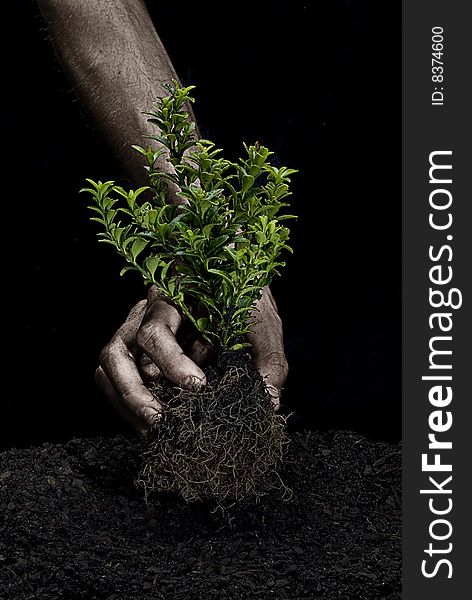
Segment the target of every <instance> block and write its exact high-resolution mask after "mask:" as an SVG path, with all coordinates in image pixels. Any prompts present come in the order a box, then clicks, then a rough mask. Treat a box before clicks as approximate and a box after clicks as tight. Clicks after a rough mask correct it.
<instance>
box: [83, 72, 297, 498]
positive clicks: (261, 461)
mask: <svg viewBox="0 0 472 600" xmlns="http://www.w3.org/2000/svg"><path fill="white" fill-rule="evenodd" d="M192 89H193V86H191V87H186V88H182V87H180V86H179V85H178V84H177V83H175V82H174V85H169V86H167V90H168V92H169V96H167V97H164V98H159V99H158V100H157V102H156V104H155V106H154V108H153V110H152V111H150V112H149V113H147V114H148V115H149V121H150V123H152V124H153V125H156V126H157V127H158V129H159V134H158V135H155V136H150V137H151V139H153V140H155V141H156V142H158V143H159V145H160V146H161V149H159V150H153V149H152V148H143V147H141V146H134V148H135V150H136V151H137V152H140V153H141V154H142V155H143V157H144V160H145V168H146V169H147V171H148V174H149V186H146V187H141V188H139V189H137V190H129V191H127V190H125V189H123V188H122V187H121V186H118V185H115V183H114V182H113V181H107V182H105V183H102V182H100V181H99V182H95V181H92V180H90V179H88V180H87V181H88V182H89V184H90V187H88V188H85V189H84V190H82V191H85V192H88V193H89V194H91V196H92V199H93V204H92V205H91V206H90V208H91V210H92V211H93V212H94V216H93V217H92V218H93V220H95V221H97V222H98V223H99V224H100V225H101V227H102V231H101V232H100V233H99V238H100V241H102V242H106V243H109V244H112V245H113V246H114V247H115V248H116V250H117V251H118V253H119V254H120V255H121V256H123V258H124V259H125V260H126V263H127V265H126V266H125V267H124V269H123V270H122V273H124V272H126V271H129V270H135V271H138V272H139V273H141V275H142V277H143V278H144V281H145V282H146V283H151V284H154V285H155V286H156V287H157V288H158V289H159V290H160V292H161V293H162V294H163V295H164V296H165V297H166V298H168V299H169V300H170V301H171V302H172V303H173V304H174V305H175V306H177V307H178V308H179V309H180V310H181V312H182V314H183V315H184V316H185V317H187V319H188V320H189V321H190V322H191V323H193V325H194V326H195V329H196V330H197V331H198V332H200V334H201V335H202V336H203V338H204V339H205V340H206V341H207V342H209V343H210V344H211V345H212V346H213V347H214V348H215V350H217V353H216V354H217V356H219V359H220V362H219V363H218V364H217V365H216V367H215V366H213V367H210V368H209V369H207V373H206V375H207V385H205V386H203V387H202V388H199V389H198V390H183V389H180V388H176V387H175V386H170V385H166V383H168V382H166V381H165V380H164V381H162V380H161V381H158V382H155V383H154V384H150V389H151V391H152V392H153V393H154V394H155V395H156V397H157V398H158V399H159V402H160V404H161V406H162V407H163V412H162V415H161V418H160V419H159V421H158V423H157V425H156V426H155V427H152V428H150V429H149V430H148V432H147V436H146V437H147V441H148V442H149V443H148V446H147V449H146V450H145V451H144V452H143V457H144V464H143V466H142V469H141V472H140V475H139V477H138V480H137V483H138V484H139V485H141V486H143V487H144V489H145V493H146V495H147V494H148V493H149V492H151V491H170V492H176V493H178V494H180V495H181V496H182V497H183V498H184V499H185V500H187V501H190V500H203V499H211V500H213V501H216V503H217V505H219V506H222V505H223V503H227V502H228V501H229V500H231V501H237V500H241V499H242V498H244V497H246V496H255V497H258V496H261V495H263V494H264V493H266V492H267V491H268V490H270V489H275V488H282V489H283V490H284V491H287V488H286V487H285V486H284V485H283V482H282V481H281V478H280V476H279V475H278V471H277V468H278V466H279V465H280V463H281V461H282V457H283V452H284V448H285V446H286V444H287V442H288V438H287V435H286V433H285V429H284V426H285V419H284V417H282V416H281V415H278V414H276V413H275V412H274V410H273V406H272V403H271V400H270V396H269V394H268V391H267V387H266V386H265V383H264V381H263V380H262V377H261V376H260V375H259V373H257V372H256V371H255V370H254V368H253V367H252V365H251V363H250V361H249V360H248V357H247V356H242V355H238V356H237V357H236V356H233V355H234V354H238V353H236V352H233V353H229V354H230V357H231V360H229V362H228V360H226V359H227V358H228V356H227V353H226V359H225V360H223V358H224V356H225V353H224V352H223V351H224V350H228V349H229V350H233V351H237V350H241V349H243V348H245V346H247V345H248V344H247V343H245V342H244V334H246V333H248V331H249V330H250V327H251V321H250V318H249V313H250V311H251V309H252V308H253V307H254V303H255V302H256V300H257V299H258V298H259V297H260V295H261V290H262V288H263V287H264V286H266V285H268V284H269V283H270V281H271V280H272V277H273V276H274V275H275V274H278V273H279V269H280V268H281V267H282V266H284V262H283V261H281V259H280V255H281V253H282V251H283V250H289V251H290V250H291V249H290V247H289V246H288V243H287V242H288V238H289V230H288V228H287V227H285V226H284V225H283V224H282V222H283V221H284V220H285V219H289V218H292V215H287V214H281V210H282V209H283V208H285V207H286V206H287V203H286V202H284V199H285V198H287V196H289V195H290V193H291V192H290V191H289V184H290V176H291V175H292V174H293V173H295V171H294V169H288V168H287V167H275V166H273V165H271V164H270V163H269V162H268V159H269V157H270V156H271V154H272V152H270V151H269V150H268V149H267V148H265V147H264V146H261V145H259V144H254V145H253V146H246V145H245V146H244V149H245V155H244V157H243V158H241V159H240V160H239V162H237V163H235V162H231V161H229V160H226V159H225V158H222V157H221V156H220V152H221V150H219V149H217V148H215V145H214V144H213V143H212V142H210V141H208V140H197V139H196V136H195V125H194V123H193V122H192V121H191V120H189V114H188V112H187V111H186V110H185V106H186V104H187V103H188V102H193V101H194V99H193V97H192V96H191V95H190V92H191V90H192ZM163 154H166V155H167V160H168V162H169V163H170V166H171V169H169V172H162V171H160V170H159V169H157V167H156V165H157V162H158V159H159V158H160V157H161V156H162V155H163ZM168 183H170V184H172V185H174V186H177V188H178V195H179V196H180V198H181V200H182V203H169V201H168V199H167V195H168V187H167V186H168ZM239 354H241V353H239ZM236 359H238V360H236ZM232 361H235V362H232ZM238 361H239V362H238Z"/></svg>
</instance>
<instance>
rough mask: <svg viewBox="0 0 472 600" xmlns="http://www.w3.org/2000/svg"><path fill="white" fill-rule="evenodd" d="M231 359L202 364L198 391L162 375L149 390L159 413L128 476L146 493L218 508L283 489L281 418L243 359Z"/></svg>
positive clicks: (284, 420)
mask: <svg viewBox="0 0 472 600" xmlns="http://www.w3.org/2000/svg"><path fill="white" fill-rule="evenodd" d="M238 358H239V360H238V362H239V363H240V364H239V365H238V366H235V365H233V366H222V365H221V362H220V367H219V368H216V369H211V370H209V371H208V373H207V379H208V384H207V385H206V386H204V387H203V388H201V389H199V390H195V391H187V390H182V389H181V388H176V387H171V386H169V384H168V382H166V381H162V382H160V383H158V384H156V385H155V387H154V389H152V391H153V393H154V394H155V395H156V396H157V397H158V398H159V401H160V402H161V403H162V404H163V407H164V413H163V417H162V419H160V421H159V424H158V426H156V427H155V428H154V429H152V430H151V431H149V432H148V434H147V437H146V447H145V450H144V453H143V459H144V460H143V465H142V468H141V471H140V473H139V476H138V479H137V482H136V483H137V485H138V486H141V487H143V488H144V491H145V494H146V497H148V495H149V494H150V493H151V492H172V493H177V494H179V495H180V496H182V498H183V499H184V500H186V501H187V502H192V501H201V500H210V501H213V502H215V503H216V505H217V506H220V507H221V506H229V505H231V504H234V503H236V502H238V501H240V500H242V499H243V498H247V497H253V498H254V497H255V498H256V499H257V498H259V497H261V496H263V495H265V494H266V493H267V492H269V491H271V490H276V489H277V490H280V491H282V492H283V494H284V495H285V496H287V495H289V494H290V490H289V489H288V488H287V487H286V486H285V484H284V483H283V481H282V480H281V478H280V475H279V473H278V470H279V468H280V466H281V463H282V461H283V457H284V452H285V449H286V445H287V443H288V436H287V434H286V432H285V422H286V417H283V416H281V415H278V414H276V413H275V412H274V409H273V406H272V402H271V400H270V397H269V394H268V392H267V389H266V386H265V384H264V382H263V380H262V378H261V376H260V375H259V374H258V373H256V372H255V370H254V369H253V368H252V366H251V364H250V362H249V360H247V358H246V357H244V359H243V360H241V357H238ZM222 362H223V363H224V362H225V361H222ZM226 362H227V359H226ZM233 362H234V361H233Z"/></svg>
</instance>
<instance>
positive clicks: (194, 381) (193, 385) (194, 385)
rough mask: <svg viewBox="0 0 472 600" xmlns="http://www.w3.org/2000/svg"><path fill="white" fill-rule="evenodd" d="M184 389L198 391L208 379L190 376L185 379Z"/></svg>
mask: <svg viewBox="0 0 472 600" xmlns="http://www.w3.org/2000/svg"><path fill="white" fill-rule="evenodd" d="M183 384H184V387H186V388H189V389H191V390H198V389H199V388H201V387H202V386H203V385H205V384H206V379H205V378H204V377H203V378H201V377H197V376H196V375H188V376H187V377H186V378H185V379H184V382H183Z"/></svg>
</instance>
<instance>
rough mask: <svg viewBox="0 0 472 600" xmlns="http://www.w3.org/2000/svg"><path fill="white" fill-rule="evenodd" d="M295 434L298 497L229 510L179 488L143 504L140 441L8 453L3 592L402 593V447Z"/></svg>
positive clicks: (132, 596)
mask: <svg viewBox="0 0 472 600" xmlns="http://www.w3.org/2000/svg"><path fill="white" fill-rule="evenodd" d="M290 438H291V441H290V445H289V452H288V462H286V464H285V466H284V469H283V477H284V481H285V482H286V484H287V485H288V486H289V487H290V488H291V489H292V490H293V496H292V498H291V500H289V501H283V500H282V499H281V498H280V497H279V496H278V495H277V494H273V493H271V494H270V495H268V496H266V497H264V498H262V499H261V500H259V502H255V501H250V500H244V501H243V502H241V503H240V504H238V505H237V506H236V507H234V508H233V509H232V510H231V512H230V513H228V514H227V515H226V516H225V515H222V514H220V513H219V512H212V511H211V510H210V508H209V507H208V506H207V505H205V504H203V503H198V504H195V503H194V504H187V503H185V502H184V501H183V500H180V499H179V498H178V497H176V496H171V495H166V496H162V495H161V496H155V497H152V498H150V499H149V502H148V504H147V505H146V503H145V502H144V498H143V493H142V491H140V490H137V489H136V487H135V486H134V478H135V476H136V473H137V470H138V467H139V448H140V444H139V442H138V441H136V440H135V439H134V438H133V437H128V436H123V435H119V436H116V437H110V438H104V437H101V438H95V439H72V440H70V441H68V442H66V443H63V444H50V443H46V444H42V445H40V446H36V447H30V448H24V449H10V450H6V451H4V452H2V453H1V454H0V507H1V511H0V599H1V600H10V599H14V600H33V599H34V600H55V599H67V600H79V599H83V600H95V599H97V600H98V599H103V600H104V599H107V600H144V599H169V600H180V599H182V600H193V599H195V600H196V599H199V600H206V599H212V598H214V599H223V600H224V599H231V600H235V599H248V600H251V599H253V598H254V599H259V598H264V599H265V598H275V599H280V600H282V599H290V600H308V599H310V600H311V599H313V598H320V599H335V598H336V599H344V600H348V599H352V600H354V599H355V600H363V599H372V600H394V599H398V598H400V597H401V596H400V589H401V501H400V492H401V449H400V446H399V445H398V444H396V443H387V442H382V441H372V440H369V439H367V438H365V437H362V436H361V435H359V434H356V433H352V432H348V431H330V432H323V433H320V432H315V431H309V432H296V431H295V432H291V433H290Z"/></svg>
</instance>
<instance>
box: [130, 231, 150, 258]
mask: <svg viewBox="0 0 472 600" xmlns="http://www.w3.org/2000/svg"><path fill="white" fill-rule="evenodd" d="M148 243H149V241H148V240H143V238H140V237H137V238H136V239H135V240H134V242H133V245H132V246H131V250H130V252H131V256H132V258H133V260H136V258H137V257H138V255H139V254H140V253H141V252H142V251H143V250H144V248H146V246H147V245H148Z"/></svg>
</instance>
